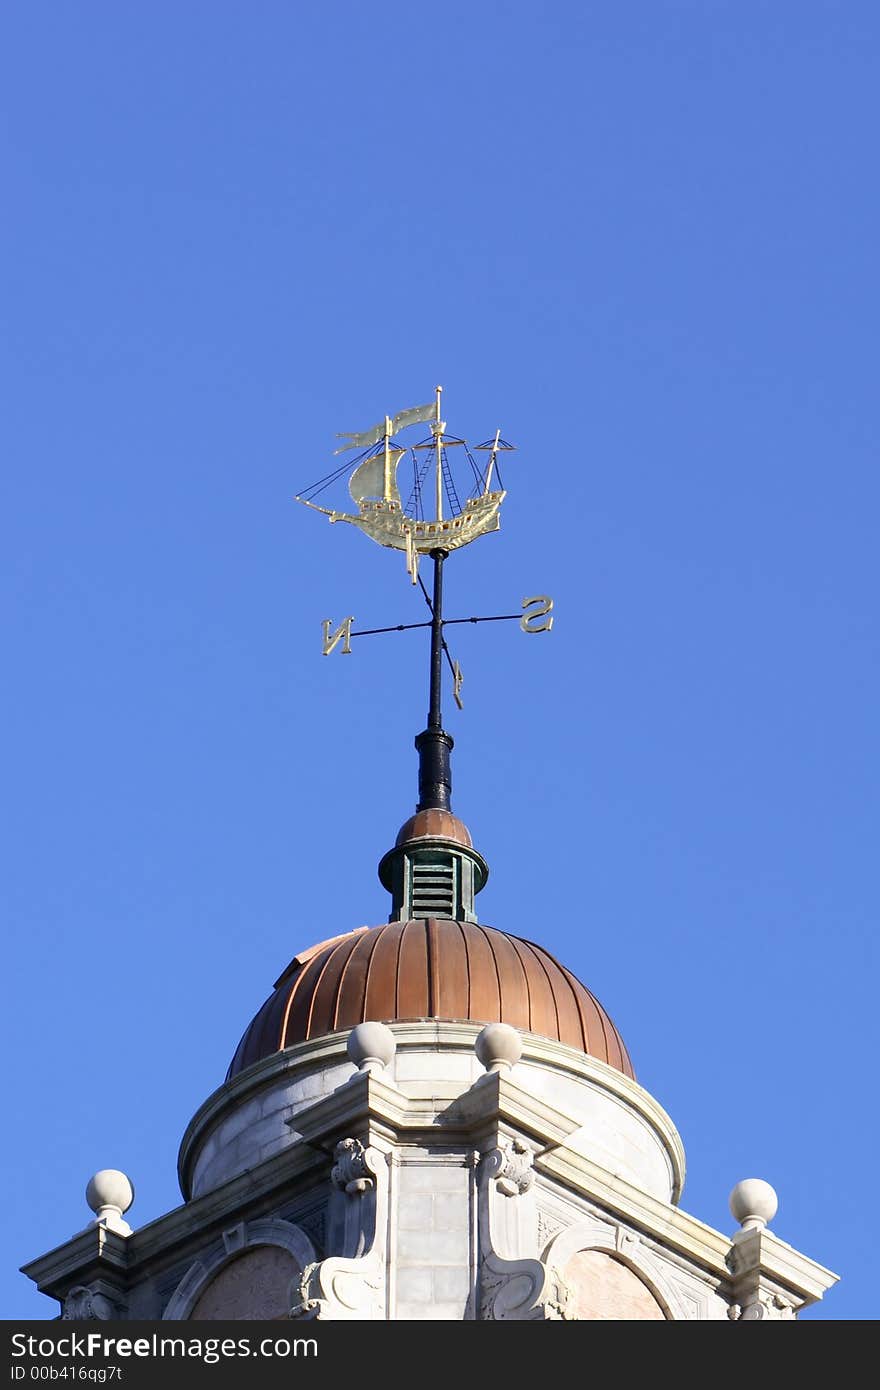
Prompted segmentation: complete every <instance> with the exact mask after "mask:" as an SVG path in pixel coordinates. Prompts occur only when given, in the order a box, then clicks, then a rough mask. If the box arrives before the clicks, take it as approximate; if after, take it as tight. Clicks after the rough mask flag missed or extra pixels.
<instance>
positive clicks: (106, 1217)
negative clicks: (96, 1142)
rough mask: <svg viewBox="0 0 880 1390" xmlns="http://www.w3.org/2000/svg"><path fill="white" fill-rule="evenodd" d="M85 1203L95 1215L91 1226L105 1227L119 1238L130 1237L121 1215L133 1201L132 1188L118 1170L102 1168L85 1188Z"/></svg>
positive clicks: (129, 1231) (128, 1227)
mask: <svg viewBox="0 0 880 1390" xmlns="http://www.w3.org/2000/svg"><path fill="white" fill-rule="evenodd" d="M86 1201H87V1202H88V1204H89V1206H90V1207H91V1209H92V1211H93V1212H94V1213H95V1219H94V1221H93V1222H92V1225H93V1226H106V1227H107V1229H108V1231H116V1232H117V1233H118V1234H119V1235H121V1236H130V1235H131V1227H130V1226H129V1224H128V1222H127V1221H123V1219H122V1213H123V1212H124V1211H128V1209H129V1207H130V1206H131V1204H132V1202H133V1201H134V1188H133V1187H132V1185H131V1183H130V1182H129V1180H128V1178H127V1177H126V1176H125V1174H124V1173H120V1172H119V1169H118V1168H102V1169H101V1171H100V1172H99V1173H96V1174H95V1176H94V1177H93V1178H89V1181H88V1185H87V1186H86Z"/></svg>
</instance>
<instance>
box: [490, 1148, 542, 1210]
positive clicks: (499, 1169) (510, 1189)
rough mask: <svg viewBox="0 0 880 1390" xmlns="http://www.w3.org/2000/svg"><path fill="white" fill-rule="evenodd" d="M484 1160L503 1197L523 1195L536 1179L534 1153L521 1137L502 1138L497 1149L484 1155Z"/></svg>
mask: <svg viewBox="0 0 880 1390" xmlns="http://www.w3.org/2000/svg"><path fill="white" fill-rule="evenodd" d="M483 1162H484V1163H485V1165H486V1169H487V1172H488V1174H489V1177H490V1178H494V1179H495V1185H496V1187H497V1189H498V1191H499V1192H500V1193H501V1195H502V1196H503V1197H521V1196H522V1194H523V1193H524V1192H528V1190H529V1188H530V1187H531V1186H532V1183H533V1182H534V1181H535V1173H534V1169H533V1167H532V1164H533V1162H534V1154H533V1153H532V1150H531V1149H530V1148H529V1146H528V1144H524V1143H523V1141H522V1140H521V1139H502V1140H501V1143H500V1144H499V1145H498V1147H497V1148H496V1149H490V1150H489V1152H488V1153H487V1154H485V1155H484V1158H483Z"/></svg>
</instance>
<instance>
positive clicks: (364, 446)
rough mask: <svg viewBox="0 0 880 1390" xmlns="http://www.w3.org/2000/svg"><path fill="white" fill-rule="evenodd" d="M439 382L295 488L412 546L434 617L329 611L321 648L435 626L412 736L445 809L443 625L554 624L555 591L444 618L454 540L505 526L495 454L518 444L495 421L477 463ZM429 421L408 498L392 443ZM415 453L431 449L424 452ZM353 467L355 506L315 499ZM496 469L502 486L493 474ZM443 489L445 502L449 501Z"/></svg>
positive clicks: (457, 690) (428, 796) (431, 799)
mask: <svg viewBox="0 0 880 1390" xmlns="http://www.w3.org/2000/svg"><path fill="white" fill-rule="evenodd" d="M442 391H443V388H442V386H438V387H437V388H436V393H435V397H436V398H435V400H434V401H433V402H432V403H431V404H430V405H417V406H413V407H412V408H411V409H409V410H401V411H399V412H398V413H397V414H396V415H394V416H391V415H386V416H385V418H384V420H381V421H380V422H379V423H378V424H376V425H373V426H372V428H371V429H368V430H364V431H363V432H361V433H348V434H340V435H337V438H338V439H342V440H343V441H345V442H344V443H342V444H340V445H339V447H338V448H337V449H336V450H335V451H334V453H335V454H342V453H347V452H348V451H349V450H350V449H355V450H358V451H359V452H358V454H357V455H356V457H355V459H354V461H353V462H354V468H353V469H352V460H347V461H346V462H345V463H343V464H342V465H341V466H340V467H338V468H336V469H335V470H334V471H333V472H331V473H328V474H326V475H325V476H324V477H323V478H320V479H319V480H318V481H317V482H316V483H313V484H312V485H311V486H310V487H308V488H305V489H303V491H302V492H301V493H298V494H297V497H296V500H297V501H298V502H302V503H303V504H304V505H305V506H307V507H311V508H312V510H313V511H317V512H321V513H323V515H324V516H327V517H329V518H330V521H331V522H337V521H345V522H347V523H348V524H349V525H350V526H354V527H356V528H357V529H358V530H359V531H363V532H364V534H365V535H367V536H369V537H370V539H371V540H374V541H376V543H377V544H378V545H383V546H387V547H389V548H390V549H392V550H401V551H403V552H404V554H405V555H406V567H407V571H408V573H409V575H410V578H411V580H412V582H413V584H418V585H419V587H420V588H421V591H422V594H423V596H424V599H425V602H426V604H427V606H428V609H429V612H430V615H431V616H430V618H429V619H428V621H426V622H421V623H397V624H394V625H393V626H391V627H374V628H362V629H360V630H356V629H354V627H353V624H354V621H355V620H354V616H353V615H351V616H349V617H347V618H344V619H343V620H342V622H341V623H340V624H339V626H338V627H336V628H335V629H334V626H333V621H332V619H330V618H325V619H324V622H323V653H324V655H325V656H329V655H330V654H331V653H332V652H333V651H335V650H336V649H337V648H339V649H340V650H341V652H342V653H343V654H344V655H346V656H349V655H351V639H352V638H353V637H372V636H375V635H377V634H378V633H383V632H406V631H409V630H411V629H413V628H430V629H431V666H430V703H429V711H428V726H427V728H426V729H425V730H424V731H423V732H422V733H421V734H419V735H418V737H417V738H416V748H417V749H418V751H419V806H418V809H419V810H422V809H425V808H427V807H442V808H445V809H449V800H450V793H451V789H452V777H451V771H450V764H449V753H450V750H451V748H452V745H453V741H452V738H451V736H450V735H449V734H447V733H446V732H445V731H444V730H443V725H442V717H441V710H440V697H441V687H442V675H443V660H444V658H445V660H446V662H447V664H448V666H449V668H450V671H451V672H452V693H453V697H454V699H455V702H456V704H457V705H458V707H459V709H461V708H462V701H461V687H462V680H463V677H462V672H461V667H460V666H459V664H458V662H457V661H453V659H452V656H451V655H450V652H449V648H448V646H447V644H446V638H445V636H444V629H445V628H446V627H449V626H452V625H454V624H458V623H492V622H509V621H512V620H514V619H518V620H519V625H520V627H521V628H522V630H523V632H529V633H533V632H549V631H550V630H551V628H552V626H553V616H552V612H553V600H552V599H551V598H550V597H549V596H548V595H546V594H538V595H535V596H533V597H531V598H525V599H523V602H522V607H521V609H520V611H519V612H518V613H499V614H493V615H491V616H486V617H472V618H445V617H444V616H443V562H444V560H446V558H447V556H448V555H449V553H450V552H451V551H453V550H460V549H461V547H462V546H465V545H469V544H470V542H471V541H475V540H477V539H478V538H479V537H480V536H485V535H488V534H489V533H490V532H492V531H497V530H498V529H499V527H500V518H499V511H500V509H501V504H502V502H503V501H504V499H505V497H506V496H507V493H506V491H505V489H504V486H503V484H502V481H501V475H500V469H499V466H498V455H499V453H501V452H507V451H511V450H513V449H514V448H515V446H514V445H513V444H509V443H508V442H507V441H506V440H505V439H502V437H501V431H500V429H499V430H496V431H495V437H494V439H492V440H487V441H486V442H485V443H483V444H477V445H476V446H475V450H474V452H484V453H488V455H489V458H488V460H487V463H486V467H485V471H483V470H481V469H480V468H479V467H478V465H477V462H476V460H475V459H474V457H473V454H472V452H471V450H470V448H469V447H468V444H467V440H465V439H459V438H458V437H457V436H455V435H451V434H447V432H446V422H445V421H444V420H443V419H442V418H441V410H440V398H441V394H442ZM426 423H427V424H429V425H430V431H431V435H430V438H429V439H427V440H420V441H419V443H417V444H413V445H410V446H409V451H410V452H411V454H412V457H413V484H412V492H411V494H410V497H409V499H408V501H407V503H406V505H404V503H403V502H402V500H401V493H400V485H399V481H398V471H399V469H400V465H401V461H402V459H403V457H404V455H405V454H406V453H407V448H406V447H401V446H400V445H399V444H397V443H394V444H393V443H392V440H393V439H395V438H396V436H397V435H399V434H400V433H401V432H402V431H403V430H405V429H408V428H409V427H410V426H411V425H418V424H426ZM451 448H461V449H463V450H464V453H465V455H466V457H467V459H468V462H469V464H470V467H471V471H472V474H473V480H472V487H471V492H470V495H469V496H468V497H467V498H466V499H465V501H464V503H463V504H462V503H461V502H460V501H459V496H458V490H457V487H456V483H455V480H454V477H453V473H452V469H451V467H450V463H449V460H448V457H447V450H449V449H451ZM419 455H425V456H426V457H425V459H424V462H421V463H420V461H419V457H418V456H419ZM431 456H433V464H434V479H433V482H434V486H433V489H432V490H433V495H434V496H433V500H434V515H433V517H427V516H425V514H424V497H423V484H424V483H425V482H426V481H427V472H428V464H429V463H430V462H431ZM349 469H351V473H350V477H349V479H348V489H349V492H350V494H351V498H352V501H353V502H354V504H355V506H356V507H357V511H356V512H346V511H340V510H337V509H336V508H331V507H325V506H322V505H320V504H319V503H317V502H316V501H315V500H314V499H315V498H316V497H318V496H320V495H321V494H322V493H323V492H325V490H326V489H328V488H329V487H331V486H332V485H333V484H334V483H337V482H338V481H339V480H340V479H341V478H342V477H343V475H344V474H345V473H346V472H348V471H349ZM496 479H497V484H498V485H497V487H496V486H493V483H494V482H495V480H496ZM444 499H445V502H446V507H445V508H444ZM423 555H428V556H430V558H431V560H432V562H433V567H434V575H433V580H434V583H433V594H429V593H428V590H427V588H426V587H425V585H424V583H423V581H422V579H421V577H420V575H419V559H420V557H421V556H423Z"/></svg>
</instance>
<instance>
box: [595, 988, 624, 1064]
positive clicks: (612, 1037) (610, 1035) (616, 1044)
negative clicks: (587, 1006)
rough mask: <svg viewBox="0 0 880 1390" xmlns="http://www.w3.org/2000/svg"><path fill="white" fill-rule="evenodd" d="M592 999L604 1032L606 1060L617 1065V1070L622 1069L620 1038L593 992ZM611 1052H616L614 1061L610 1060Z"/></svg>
mask: <svg viewBox="0 0 880 1390" xmlns="http://www.w3.org/2000/svg"><path fill="white" fill-rule="evenodd" d="M593 999H594V1001H595V1004H596V1008H597V1009H598V1010H599V1017H600V1018H601V1020H602V1028H603V1031H604V1033H605V1051H606V1052H607V1054H608V1061H609V1062H611V1065H612V1066H613V1067H617V1070H618V1071H623V1055H622V1052H621V1047H620V1038H619V1037H618V1036H617V1029H616V1028H615V1026H614V1024H613V1023H612V1022H611V1018H610V1015H608V1014H607V1013H606V1012H605V1010H604V1009H603V1008H602V1005H601V1004H600V1003H599V1000H598V999H596V996H595V994H594V995H593ZM606 1024H607V1025H608V1026H607V1027H606V1026H605V1025H606ZM612 1053H616V1054H617V1061H616V1062H612V1061H611V1058H612Z"/></svg>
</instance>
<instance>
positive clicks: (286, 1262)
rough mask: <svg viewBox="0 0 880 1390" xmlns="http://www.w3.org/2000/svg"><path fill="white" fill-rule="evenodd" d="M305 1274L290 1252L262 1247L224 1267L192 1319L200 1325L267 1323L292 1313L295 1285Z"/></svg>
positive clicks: (197, 1303) (214, 1279)
mask: <svg viewBox="0 0 880 1390" xmlns="http://www.w3.org/2000/svg"><path fill="white" fill-rule="evenodd" d="M300 1274H301V1270H300V1266H299V1264H298V1263H297V1261H296V1260H295V1259H294V1258H293V1256H292V1255H291V1254H290V1252H289V1251H287V1250H283V1249H282V1248H281V1247H280V1246H278V1245H258V1246H254V1247H252V1248H251V1249H249V1250H245V1251H244V1253H243V1254H241V1255H236V1256H235V1258H234V1259H232V1260H230V1261H228V1263H227V1264H225V1265H223V1266H222V1268H221V1269H220V1270H219V1272H218V1273H217V1274H215V1275H214V1278H213V1279H211V1281H210V1282H209V1283H208V1284H207V1286H206V1287H205V1288H204V1289H203V1290H202V1292H201V1293H200V1295H199V1297H198V1299H197V1300H196V1302H195V1304H194V1305H193V1308H192V1311H191V1312H190V1314H189V1317H190V1318H191V1319H193V1320H196V1321H203V1322H207V1321H211V1322H214V1321H222V1320H224V1319H228V1320H235V1321H242V1320H246V1319H251V1320H254V1321H263V1320H265V1319H268V1318H286V1317H287V1316H288V1315H289V1313H290V1303H291V1285H292V1283H293V1282H294V1280H298V1279H299V1276H300Z"/></svg>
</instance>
